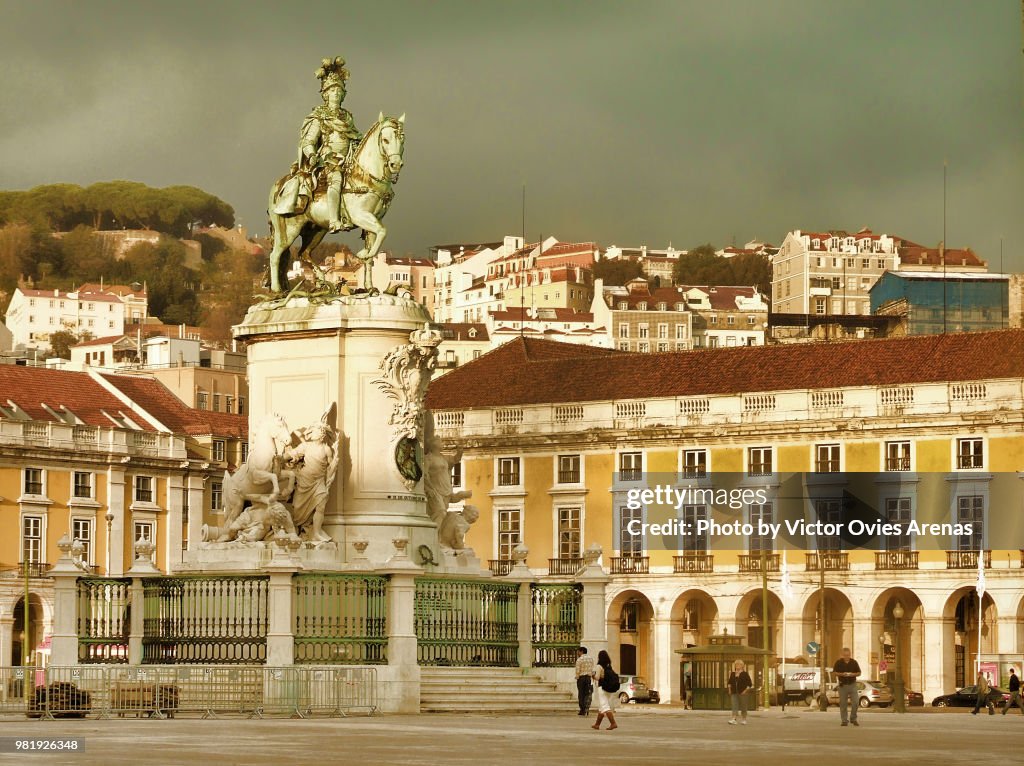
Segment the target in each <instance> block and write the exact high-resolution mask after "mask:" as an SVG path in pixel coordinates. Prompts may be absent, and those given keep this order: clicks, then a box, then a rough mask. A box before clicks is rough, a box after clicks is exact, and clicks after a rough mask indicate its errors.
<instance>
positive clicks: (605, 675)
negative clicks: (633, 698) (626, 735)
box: [590, 649, 619, 731]
mask: <svg viewBox="0 0 1024 766" xmlns="http://www.w3.org/2000/svg"><path fill="white" fill-rule="evenodd" d="M594 680H595V681H596V682H597V721H596V722H595V723H594V725H593V726H591V727H590V728H592V729H600V728H601V721H603V720H604V719H605V718H607V719H608V723H609V724H611V725H610V726H609V727H608V731H611V730H612V729H617V728H619V725H618V724H617V723H615V708H617V707H618V706H619V676H618V674H617V673H616V672H615V671H614V670H613V669H612V658H611V657H609V656H608V652H606V651H605V650H604V649H602V650H601V651H599V652H598V653H597V674H596V675H595V677H594ZM613 687H614V688H613Z"/></svg>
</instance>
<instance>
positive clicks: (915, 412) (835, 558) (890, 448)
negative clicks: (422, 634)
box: [428, 330, 1024, 699]
mask: <svg viewBox="0 0 1024 766" xmlns="http://www.w3.org/2000/svg"><path fill="white" fill-rule="evenodd" d="M428 405H429V406H430V407H431V409H432V410H433V412H434V418H435V422H436V428H437V431H438V433H439V434H440V435H442V436H443V437H444V438H445V440H446V442H447V444H448V445H449V446H450V447H453V448H454V447H455V446H461V447H463V448H464V449H465V454H464V456H463V459H462V462H461V464H459V465H458V466H457V467H456V468H455V470H454V473H455V478H456V480H457V481H458V482H461V487H462V488H464V489H469V490H472V492H473V496H472V499H471V500H468V501H467V502H468V503H471V504H473V505H475V506H476V507H477V508H478V509H479V510H480V511H481V514H480V520H479V522H477V523H476V524H475V525H474V526H473V527H472V529H471V531H470V533H469V534H468V536H467V543H468V544H469V545H471V546H472V547H473V549H474V550H475V552H476V554H477V555H478V556H479V557H480V558H481V559H489V560H490V566H491V570H492V571H493V572H494V573H495V575H496V576H502V575H503V574H504V573H506V572H507V571H508V568H509V566H510V565H511V558H512V554H513V550H514V549H515V547H516V545H517V544H518V543H520V542H522V543H525V545H526V547H527V548H528V549H529V557H528V559H527V563H528V565H529V566H530V568H531V569H532V570H533V571H534V573H535V574H537V575H540V576H541V577H542V579H543V578H545V577H552V578H557V577H561V578H562V579H564V578H565V577H571V576H572V575H573V574H575V572H576V571H577V570H578V569H579V566H580V564H581V561H582V556H583V555H584V551H585V549H586V548H587V547H589V546H590V545H591V544H593V543H597V544H598V545H600V547H601V549H602V550H603V559H602V560H603V565H604V567H605V569H606V570H607V572H608V574H609V576H610V578H611V579H610V582H609V585H608V590H607V625H608V630H607V644H608V648H609V650H610V652H611V654H612V658H613V661H614V662H615V663H616V665H617V667H619V668H620V672H622V673H639V674H641V675H644V676H646V677H647V678H648V680H649V682H650V684H651V685H652V687H653V688H657V689H659V690H660V691H661V694H662V697H663V699H666V698H669V697H668V693H669V692H671V695H672V697H671V698H674V699H678V698H679V690H680V663H679V655H678V654H676V650H678V649H681V648H685V647H693V646H700V645H704V644H707V643H708V639H709V638H710V637H711V636H712V635H716V634H721V633H723V632H728V633H731V634H738V635H741V636H744V637H745V638H746V640H747V643H749V644H751V645H753V646H765V645H766V646H767V647H768V648H769V649H771V650H773V651H774V652H775V653H776V655H778V656H780V657H785V658H786V661H787V662H788V663H798V664H800V663H807V664H816V663H817V662H818V661H819V660H820V655H818V656H814V655H812V654H811V653H809V651H808V649H809V648H810V647H809V645H812V644H816V645H817V646H820V647H821V653H823V654H824V659H825V661H826V662H827V664H828V665H829V666H831V664H832V662H833V661H834V660H835V659H836V658H837V657H838V654H839V651H840V649H841V648H842V647H843V646H850V647H852V648H853V652H854V656H855V657H856V658H858V659H859V661H860V663H861V666H862V667H863V668H865V677H869V678H877V677H878V674H881V673H886V672H889V673H891V672H893V671H892V670H891V669H888V668H887V666H888V665H892V664H893V663H892V660H893V659H894V658H895V657H896V656H898V657H899V658H900V662H899V671H898V672H900V675H901V676H902V677H903V679H904V681H905V683H906V685H907V688H909V689H913V690H915V691H921V692H923V693H924V695H925V698H926V699H931V697H932V696H935V695H938V694H943V693H947V692H950V691H953V689H954V688H955V687H959V686H962V685H964V684H965V683H970V682H971V680H973V676H974V672H973V668H974V666H975V662H977V661H980V662H981V663H982V666H983V668H984V669H986V670H987V671H988V672H991V673H992V674H993V675H994V676H995V677H996V678H997V679H998V680H1005V675H1006V673H1007V672H1008V668H1009V667H1011V666H1015V667H1017V668H1018V669H1019V668H1020V666H1021V664H1020V663H1021V661H1022V658H1024V569H1022V566H1024V563H1022V551H1021V549H1022V548H1024V428H1022V426H1024V331H1020V330H1004V331H999V332H988V333H974V334H956V335H942V336H933V337H913V338H902V339H892V340H879V341H857V342H852V343H824V344H807V345H794V346H767V347H752V348H734V349H714V350H705V351H694V352H678V353H671V352H670V353H662V354H629V353H621V352H616V351H611V350H604V349H595V348H589V347H582V346H576V345H568V344H558V343H552V342H548V341H539V340H531V339H525V340H524V339H520V340H517V341H514V342H511V343H508V344H506V345H505V346H502V347H501V348H499V349H497V350H495V351H492V352H490V353H489V354H485V355H484V356H482V357H481V358H480V359H478V360H476V361H474V362H471V363H469V364H467V365H465V366H464V367H461V368H459V369H457V370H455V371H453V372H451V373H449V374H448V375H446V376H445V377H444V378H443V379H441V380H439V381H436V382H435V383H434V384H432V386H431V389H430V392H429V395H428ZM663 485H664V486H669V485H670V486H672V487H674V488H676V489H677V490H680V491H681V490H683V489H690V490H696V489H700V488H705V489H713V488H722V487H731V488H734V489H740V490H742V489H746V490H750V491H751V492H756V491H758V490H761V491H763V492H764V495H763V496H760V495H755V501H754V502H747V503H744V504H743V505H742V507H741V508H740V509H730V508H729V507H728V505H725V506H722V505H718V504H716V503H714V502H710V503H708V502H702V499H701V498H699V497H698V499H697V500H694V499H693V498H692V496H691V498H690V500H689V501H684V502H679V503H675V502H674V501H673V502H670V503H668V504H667V505H666V504H664V503H661V504H659V503H657V502H654V503H651V502H648V503H643V502H639V499H640V498H641V495H640V494H639V493H640V492H641V491H642V490H644V489H652V490H653V489H655V488H657V487H659V486H663ZM646 499H648V500H650V499H651V498H646ZM663 499H664V498H663ZM762 501H763V502H762ZM787 520H788V521H790V522H791V523H792V524H794V525H795V526H797V527H798V528H799V529H802V530H805V531H806V530H810V531H811V534H790V533H788V531H785V530H786V529H787V528H786V521H787ZM666 521H672V523H674V524H675V525H676V526H675V527H674V528H675V529H684V528H685V529H686V530H688V531H687V532H686V533H685V534H679V535H678V536H672V535H669V536H660V535H647V536H642V535H641V536H638V535H635V534H632V533H631V531H635V529H636V528H637V527H638V526H639V527H642V525H643V524H645V523H646V524H651V523H655V522H658V523H663V522H666ZM854 521H858V522H860V527H858V526H857V525H856V524H853V525H852V528H855V529H857V530H863V529H885V525H889V526H888V529H889V532H888V533H884V534H880V535H879V536H878V537H876V538H874V539H867V538H866V537H865V536H863V535H862V536H860V537H857V536H851V535H850V534H848V532H849V530H846V532H843V531H842V530H843V529H844V527H840V526H838V525H841V524H842V525H846V526H850V525H851V523H852V522H854ZM712 523H714V524H719V525H722V524H736V523H738V524H740V525H741V528H742V525H752V526H751V527H748V528H747V532H748V533H746V534H744V533H741V534H739V535H735V536H732V537H730V536H721V535H719V536H716V535H714V534H712V533H710V532H707V531H706V532H705V534H703V535H702V534H699V533H698V532H697V530H698V529H704V530H707V527H708V526H709V525H711V524H712ZM759 524H760V525H761V526H762V527H763V528H769V529H770V528H771V527H768V526H767V525H770V524H776V525H781V529H782V530H784V532H782V533H780V534H777V535H776V534H761V533H759V532H758V531H757V530H758V525H759ZM872 524H874V525H875V526H874V527H872V526H871V525H872ZM936 524H937V525H940V526H930V525H936ZM943 524H945V525H946V526H944V527H943V526H941V525H943ZM830 525H831V526H830ZM926 525H928V526H926ZM837 530H839V531H837ZM979 557H980V558H981V563H982V565H983V568H984V575H985V584H986V588H985V594H984V599H983V602H982V609H981V615H980V623H979V610H978V596H977V591H976V584H977V581H978V563H979ZM762 562H764V569H765V570H767V576H768V585H769V589H770V595H769V598H768V614H767V615H765V614H763V609H762ZM780 570H781V571H780ZM783 572H786V579H787V580H788V581H789V583H790V587H788V588H787V587H784V586H783V582H782V580H783ZM822 593H824V599H822V596H821V594H822ZM822 601H824V610H823V611H824V620H822V609H821V605H822ZM897 605H899V608H897ZM894 610H895V611H896V613H897V614H899V613H900V611H901V610H902V613H903V617H902V618H901V619H900V620H899V622H898V623H897V621H896V620H895V619H894ZM822 622H824V625H822ZM979 627H980V656H979V645H978V641H979ZM883 678H884V676H883ZM887 680H891V678H890V679H887Z"/></svg>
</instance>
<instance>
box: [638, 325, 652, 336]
mask: <svg viewBox="0 0 1024 766" xmlns="http://www.w3.org/2000/svg"><path fill="white" fill-rule="evenodd" d="M636 337H638V338H648V337H650V327H649V326H648V324H647V322H641V323H640V324H639V325H637V328H636Z"/></svg>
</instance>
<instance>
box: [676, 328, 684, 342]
mask: <svg viewBox="0 0 1024 766" xmlns="http://www.w3.org/2000/svg"><path fill="white" fill-rule="evenodd" d="M676 340H686V325H685V324H677V325H676Z"/></svg>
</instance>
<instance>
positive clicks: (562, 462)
mask: <svg viewBox="0 0 1024 766" xmlns="http://www.w3.org/2000/svg"><path fill="white" fill-rule="evenodd" d="M581 478H582V477H581V475H580V456H579V455H559V456H558V483H559V484H579V483H580V479H581Z"/></svg>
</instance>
